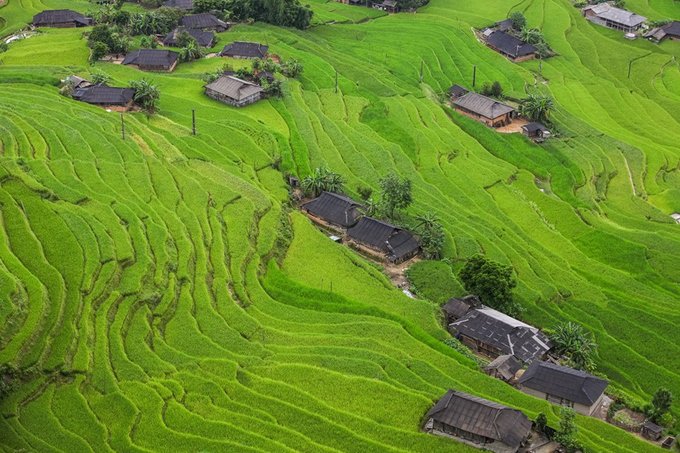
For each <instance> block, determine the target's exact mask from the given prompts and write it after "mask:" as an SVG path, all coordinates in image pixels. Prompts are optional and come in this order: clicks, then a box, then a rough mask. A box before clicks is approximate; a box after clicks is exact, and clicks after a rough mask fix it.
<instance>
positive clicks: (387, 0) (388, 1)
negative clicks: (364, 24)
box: [373, 0, 399, 13]
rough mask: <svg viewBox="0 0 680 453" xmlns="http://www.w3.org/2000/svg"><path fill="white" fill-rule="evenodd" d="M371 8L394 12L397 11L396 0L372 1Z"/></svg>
mask: <svg viewBox="0 0 680 453" xmlns="http://www.w3.org/2000/svg"><path fill="white" fill-rule="evenodd" d="M373 8H376V9H379V10H382V11H385V12H387V13H396V12H398V11H399V5H398V4H397V0H383V1H382V3H374V4H373Z"/></svg>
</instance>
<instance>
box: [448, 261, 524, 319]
mask: <svg viewBox="0 0 680 453" xmlns="http://www.w3.org/2000/svg"><path fill="white" fill-rule="evenodd" d="M458 276H459V277H460V280H461V281H462V282H463V285H465V289H466V291H468V292H469V293H471V294H475V295H477V296H479V298H480V299H481V301H482V303H484V304H486V305H488V306H489V307H491V308H495V309H496V310H499V311H502V312H504V313H507V314H509V315H511V316H516V315H518V314H519V313H520V312H521V307H520V306H519V305H518V304H517V303H516V302H515V301H514V300H513V297H512V289H513V288H514V287H515V286H517V280H516V279H515V277H514V275H513V270H512V267H510V266H505V265H503V264H500V263H497V262H495V261H491V260H489V259H487V258H485V257H483V256H481V255H477V256H474V257H472V258H470V259H469V260H468V261H467V263H465V266H464V267H463V269H461V271H460V273H459V274H458Z"/></svg>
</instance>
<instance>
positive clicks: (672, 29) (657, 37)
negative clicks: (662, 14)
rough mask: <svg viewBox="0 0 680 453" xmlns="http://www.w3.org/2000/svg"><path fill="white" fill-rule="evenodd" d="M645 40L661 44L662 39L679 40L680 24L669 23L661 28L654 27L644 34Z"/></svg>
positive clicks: (676, 22)
mask: <svg viewBox="0 0 680 453" xmlns="http://www.w3.org/2000/svg"><path fill="white" fill-rule="evenodd" d="M645 38H649V39H651V40H652V41H656V42H661V41H663V40H664V39H671V40H676V39H677V40H680V22H678V21H677V20H675V21H673V22H669V23H667V24H666V25H662V26H661V27H656V28H653V29H651V30H650V31H648V32H647V33H645Z"/></svg>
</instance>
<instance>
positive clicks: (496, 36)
mask: <svg viewBox="0 0 680 453" xmlns="http://www.w3.org/2000/svg"><path fill="white" fill-rule="evenodd" d="M484 42H485V43H486V45H487V46H489V47H491V48H492V49H493V50H495V51H496V52H499V53H501V54H503V55H505V56H506V57H508V58H509V59H511V60H512V61H526V60H531V59H532V58H534V57H535V56H536V47H535V46H534V45H533V44H529V43H526V42H524V41H522V40H521V39H519V38H516V37H514V36H512V35H511V34H509V33H506V32H504V31H500V30H494V31H492V32H491V33H488V34H486V33H485V34H484Z"/></svg>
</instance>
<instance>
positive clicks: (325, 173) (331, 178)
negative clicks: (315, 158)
mask: <svg viewBox="0 0 680 453" xmlns="http://www.w3.org/2000/svg"><path fill="white" fill-rule="evenodd" d="M343 184H344V180H343V178H342V176H340V175H339V174H337V173H333V172H332V171H330V170H329V169H328V168H326V167H318V168H315V169H314V171H313V172H312V174H311V175H308V176H305V177H304V178H303V179H302V181H301V182H300V187H301V188H302V190H303V191H304V192H305V194H307V195H310V196H314V197H318V196H319V195H320V194H321V192H324V191H326V192H341V191H342V186H343Z"/></svg>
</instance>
